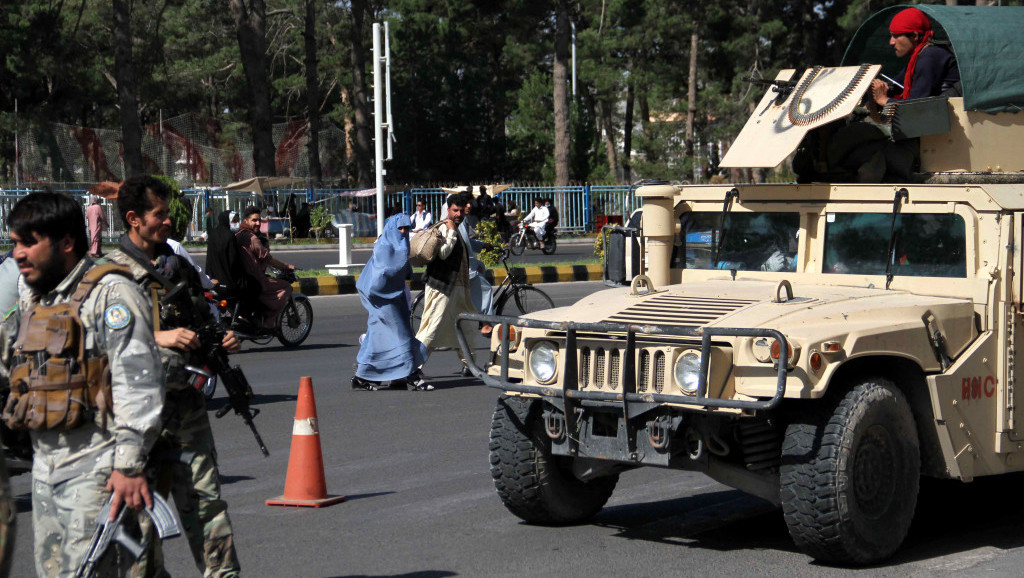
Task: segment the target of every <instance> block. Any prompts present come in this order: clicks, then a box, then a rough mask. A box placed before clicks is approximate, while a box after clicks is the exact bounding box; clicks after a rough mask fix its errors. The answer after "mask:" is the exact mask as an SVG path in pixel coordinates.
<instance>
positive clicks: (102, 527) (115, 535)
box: [75, 492, 181, 578]
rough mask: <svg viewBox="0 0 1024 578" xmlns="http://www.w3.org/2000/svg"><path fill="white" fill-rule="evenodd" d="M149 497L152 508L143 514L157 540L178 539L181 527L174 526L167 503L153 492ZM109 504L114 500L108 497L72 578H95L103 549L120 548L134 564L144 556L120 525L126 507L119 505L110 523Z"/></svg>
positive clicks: (138, 546) (171, 513) (140, 546)
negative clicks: (147, 516)
mask: <svg viewBox="0 0 1024 578" xmlns="http://www.w3.org/2000/svg"><path fill="white" fill-rule="evenodd" d="M152 497H153V507H152V508H146V513H147V514H149V517H150V519H152V520H153V526H154V527H156V533H157V536H159V537H160V539H161V540H165V539H167V538H173V537H175V536H178V535H181V526H179V525H178V520H177V518H175V517H174V513H173V512H171V508H170V506H168V505H167V502H166V501H164V499H163V498H161V497H160V494H158V493H156V492H152ZM113 501H114V496H110V499H109V500H107V503H106V504H104V505H103V508H102V509H101V510H100V515H99V518H98V519H97V520H96V524H97V525H96V531H95V532H93V534H92V541H91V542H90V543H89V549H88V550H87V551H86V554H85V557H84V558H82V563H81V564H79V565H78V569H77V570H76V571H75V578H91V577H92V576H95V575H96V565H97V564H99V562H100V561H101V560H102V559H103V556H104V555H105V554H106V553H107V549H108V548H110V546H111V544H112V543H114V542H117V543H118V544H121V546H123V547H124V548H125V549H126V550H128V552H130V553H131V555H132V557H133V558H134V559H135V560H138V559H140V558H142V555H143V553H144V552H145V550H144V549H143V546H142V544H139V542H138V541H137V540H136V539H135V538H133V537H132V536H130V535H129V534H128V532H126V531H125V529H124V527H122V525H121V524H122V522H123V521H124V516H125V512H126V511H128V506H127V505H126V504H121V507H120V509H118V511H117V516H115V517H114V519H113V520H111V519H110V506H111V504H112V503H113Z"/></svg>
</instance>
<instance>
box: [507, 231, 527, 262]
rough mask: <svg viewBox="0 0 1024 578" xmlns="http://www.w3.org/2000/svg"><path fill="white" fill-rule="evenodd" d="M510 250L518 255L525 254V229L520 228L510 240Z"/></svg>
mask: <svg viewBox="0 0 1024 578" xmlns="http://www.w3.org/2000/svg"><path fill="white" fill-rule="evenodd" d="M508 250H509V251H510V252H511V253H512V254H513V255H515V256H516V257H518V256H520V255H522V254H523V251H525V250H526V233H525V230H524V229H519V230H518V231H516V233H515V234H513V235H512V238H511V239H509V241H508Z"/></svg>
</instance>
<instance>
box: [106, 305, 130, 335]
mask: <svg viewBox="0 0 1024 578" xmlns="http://www.w3.org/2000/svg"><path fill="white" fill-rule="evenodd" d="M131 320H132V314H131V312H130V311H128V308H127V307H125V306H124V305H121V304H120V303H115V304H113V305H111V306H110V307H107V310H106V311H104V312H103V322H104V323H106V324H107V327H109V328H111V329H124V328H125V327H127V326H128V323H130V322H131Z"/></svg>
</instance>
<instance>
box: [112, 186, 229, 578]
mask: <svg viewBox="0 0 1024 578" xmlns="http://www.w3.org/2000/svg"><path fill="white" fill-rule="evenodd" d="M170 195H171V191H170V189H169V188H168V187H167V186H166V185H164V184H163V183H162V182H161V181H159V180H157V179H155V178H153V177H148V176H143V177H133V178H131V179H128V180H127V181H125V183H124V184H123V185H121V189H120V191H119V192H118V199H117V204H118V208H119V210H120V213H121V218H122V220H123V221H124V223H125V229H126V231H127V232H126V233H125V234H124V235H123V236H122V237H121V241H120V245H119V247H118V248H117V250H115V251H113V252H111V253H109V254H108V255H107V257H108V258H109V259H110V260H111V261H114V262H115V263H118V264H121V265H124V266H126V267H128V268H130V269H131V272H132V275H133V277H134V278H135V281H136V282H137V283H138V284H139V285H140V286H141V287H143V288H144V289H145V290H147V291H150V292H151V294H152V295H153V297H154V303H160V302H161V299H160V297H162V296H165V295H168V296H169V294H170V293H171V292H173V291H175V288H177V293H180V294H182V295H180V296H181V297H184V300H182V299H177V300H175V301H174V302H173V303H161V307H160V313H159V316H158V319H157V320H156V327H155V329H156V332H155V334H156V342H157V344H158V345H159V346H160V354H161V357H162V359H163V363H164V367H165V369H166V372H167V403H166V406H165V409H164V412H163V431H162V432H161V434H160V442H159V443H161V444H166V447H167V449H168V450H169V451H170V452H172V453H173V452H177V451H180V452H184V453H185V454H187V455H191V454H193V453H194V457H192V458H191V460H190V461H189V463H188V464H185V463H179V462H174V463H168V464H166V465H165V467H166V468H169V469H170V470H171V475H170V481H171V484H170V485H171V487H170V492H171V493H172V494H173V495H174V503H175V506H176V507H177V510H178V513H179V515H180V516H181V521H182V525H183V526H184V528H185V533H186V535H187V537H188V542H189V547H190V548H191V550H192V555H193V556H194V558H195V562H196V565H197V566H198V568H199V569H200V571H202V572H203V573H204V575H205V576H237V575H238V573H239V564H238V557H237V555H236V552H235V545H234V542H233V535H232V529H231V521H230V520H229V518H228V513H227V503H226V502H225V501H224V500H223V499H222V498H221V488H220V481H219V474H218V471H217V453H216V450H215V448H214V441H213V431H212V430H211V429H210V421H209V418H208V417H207V414H206V401H205V398H204V397H203V394H202V393H201V392H200V391H199V390H197V389H196V388H195V387H192V386H191V385H190V384H189V381H190V375H189V373H188V371H187V370H186V366H187V365H195V366H199V367H202V366H203V361H202V359H200V356H199V355H198V353H199V352H198V351H197V350H199V349H200V347H201V346H202V344H201V342H200V336H199V335H198V334H197V332H196V331H195V329H197V328H198V327H199V325H200V324H202V323H203V322H205V321H206V319H199V318H198V317H199V316H201V315H202V314H203V313H204V312H205V314H206V315H209V310H208V309H206V307H205V304H200V303H197V304H196V305H197V306H195V307H191V306H190V305H191V304H190V300H195V301H202V299H203V297H202V295H203V294H202V287H201V285H200V283H199V279H198V277H197V275H196V271H195V269H194V268H193V267H192V266H191V265H189V264H188V263H186V262H185V261H184V260H183V259H182V258H181V257H179V256H177V255H175V254H174V252H173V251H171V248H170V247H169V246H168V245H167V236H168V234H169V233H170V225H171V221H170V216H169V209H168V202H169V199H170ZM182 284H184V285H183V286H181V287H179V285H182ZM164 301H167V300H166V299H164ZM220 346H221V347H223V349H224V350H226V351H227V352H235V351H238V350H239V348H240V344H239V342H238V340H237V339H236V338H235V336H234V334H233V333H230V332H229V333H227V334H226V335H224V336H223V338H222V343H220ZM165 481H167V480H166V476H165V479H164V480H163V481H160V480H158V482H157V487H158V489H160V490H164V491H166V490H165V489H164V488H162V487H161V486H162V485H164V482H165ZM143 522H144V523H143V527H144V531H145V532H147V533H148V534H149V536H148V539H146V540H144V543H145V545H147V546H150V547H151V548H152V549H151V550H150V551H149V552H148V553H147V555H146V557H145V558H144V559H143V561H142V562H141V567H140V568H138V569H137V570H136V573H137V574H138V575H142V576H151V575H156V574H159V573H160V572H161V570H162V565H163V560H162V553H161V552H160V549H159V541H158V540H155V539H153V538H152V528H151V527H148V526H147V525H146V524H145V518H143Z"/></svg>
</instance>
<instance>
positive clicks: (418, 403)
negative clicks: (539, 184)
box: [11, 283, 1024, 578]
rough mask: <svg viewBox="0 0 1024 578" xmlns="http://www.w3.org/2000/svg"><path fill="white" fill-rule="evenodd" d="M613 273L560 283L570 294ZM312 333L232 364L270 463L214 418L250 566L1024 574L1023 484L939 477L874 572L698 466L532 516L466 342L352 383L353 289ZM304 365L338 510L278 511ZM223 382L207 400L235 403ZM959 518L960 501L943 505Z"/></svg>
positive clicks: (281, 572) (177, 562) (19, 483)
mask: <svg viewBox="0 0 1024 578" xmlns="http://www.w3.org/2000/svg"><path fill="white" fill-rule="evenodd" d="M600 288H601V285H600V284H599V283H573V284H561V285H545V286H544V290H545V291H549V292H550V293H551V294H552V296H553V297H554V298H555V299H556V304H558V305H563V304H566V303H570V302H572V301H574V300H575V299H576V298H579V297H581V296H583V295H586V294H589V293H591V292H593V291H595V290H598V289H600ZM313 302H314V308H315V314H316V321H315V326H314V331H313V335H312V336H311V337H310V339H309V341H308V342H307V343H306V344H305V345H304V346H303V347H301V348H299V349H297V350H294V351H292V350H285V349H283V348H281V347H278V346H264V347H252V346H247V350H246V351H245V352H243V353H242V354H240V355H238V356H236V357H235V359H236V360H237V361H238V362H239V363H241V364H242V366H243V367H244V368H245V371H246V373H247V375H248V376H249V379H250V380H251V382H252V384H253V386H254V388H255V390H256V392H257V394H256V406H257V407H259V408H260V409H261V410H262V413H261V414H260V415H259V416H258V417H257V419H256V421H257V424H258V426H259V428H260V431H261V432H262V434H263V437H264V439H265V440H266V441H267V445H268V446H269V448H270V452H271V456H270V458H267V459H263V458H262V457H260V455H259V453H258V450H257V449H256V446H255V443H254V442H253V440H252V438H251V436H250V435H249V432H248V430H247V429H246V428H245V427H244V426H243V425H242V423H241V421H240V420H238V418H237V417H235V416H227V417H225V418H224V419H222V420H215V421H214V431H215V433H216V436H217V447H218V449H219V451H220V460H219V461H220V465H221V473H222V474H223V479H222V481H223V484H224V494H225V496H226V498H227V499H228V501H229V503H230V512H231V517H232V520H233V521H234V525H235V532H236V542H237V544H238V547H239V552H240V556H241V560H242V564H243V567H244V568H245V574H246V575H248V576H303V577H328V576H349V577H371V576H372V577H384V576H391V577H395V576H401V577H413V576H415V577H427V578H440V577H446V576H474V577H475V576H559V577H575V576H614V575H624V576H652V577H662V576H729V577H732V576H752V575H757V576H759V577H775V576H778V577H784V578H791V577H794V576H848V575H853V574H854V573H857V574H867V575H871V576H893V577H899V578H904V577H906V576H935V575H939V576H942V575H956V576H958V577H959V576H982V575H984V576H1019V575H1020V572H1021V571H1020V569H1021V568H1022V567H1024V527H1022V525H1021V524H1020V520H1021V519H1022V518H1024V503H1022V501H1021V500H1020V499H1017V497H1016V496H1019V488H1020V487H1021V485H1022V482H1024V478H1021V477H1013V478H1003V479H1002V480H997V481H986V480H979V481H976V482H974V484H971V485H967V486H963V485H959V484H941V485H935V484H930V485H927V486H926V489H925V491H924V493H923V495H922V499H921V502H920V503H919V505H918V518H917V520H916V522H915V524H914V526H913V527H912V529H911V533H910V537H909V538H908V540H907V544H906V545H905V547H904V548H903V550H902V551H901V552H900V553H899V556H898V557H897V558H896V559H895V560H894V561H892V562H891V563H889V564H886V565H882V566H878V567H874V568H871V569H869V570H866V571H854V570H847V569H842V568H831V567H827V566H821V565H817V564H815V563H813V562H812V561H811V560H810V559H809V558H808V557H806V556H804V555H803V554H801V553H799V552H798V551H797V550H796V548H795V546H794V545H793V543H792V541H791V540H790V538H789V537H788V535H787V533H786V528H785V525H784V523H783V520H782V516H781V514H780V513H779V511H778V510H776V509H773V508H771V507H769V506H767V505H766V504H765V503H764V502H761V501H758V500H756V499H754V498H751V497H748V496H746V495H745V494H742V493H740V492H738V491H734V490H730V489H729V488H726V487H724V486H722V485H720V484H717V483H715V482H713V481H711V480H710V479H709V478H706V477H704V476H702V475H699V474H694V473H680V472H673V471H667V470H656V469H651V468H648V469H643V470H637V471H634V472H629V473H627V474H624V475H623V476H622V479H621V480H620V482H619V486H618V488H617V490H616V493H615V495H614V496H613V497H612V498H611V500H610V501H609V503H608V505H607V507H606V508H605V509H604V510H603V511H602V512H601V513H600V514H599V515H598V516H597V517H596V518H595V519H594V520H593V522H592V523H589V524H585V525H582V526H576V527H567V528H543V527H536V526H529V525H526V524H523V523H521V522H519V521H518V520H517V519H516V518H515V517H513V516H512V515H511V514H509V513H508V512H507V511H506V510H505V509H504V508H503V507H502V506H501V504H500V502H499V500H498V498H497V497H496V495H495V493H494V489H493V485H492V483H491V479H490V475H489V474H488V459H487V438H488V427H489V423H490V415H491V411H492V409H493V407H494V401H495V399H496V398H497V393H496V392H495V391H493V390H490V389H487V388H485V387H483V386H481V385H480V384H479V383H478V382H476V381H475V380H471V379H464V378H461V377H457V376H455V375H454V371H455V370H456V369H457V368H458V362H457V361H456V358H455V355H454V354H452V353H439V354H437V355H436V357H435V358H433V359H431V360H430V362H429V363H428V364H427V367H426V372H427V374H428V375H431V376H434V377H435V378H437V383H438V387H439V389H438V390H437V391H434V392H429V393H428V392H405V391H395V392H389V391H383V392H373V393H371V392H357V391H352V390H351V389H350V388H349V386H348V378H349V377H350V376H351V364H352V363H353V361H354V359H355V355H356V352H357V346H356V343H357V338H358V334H359V333H360V332H361V331H362V328H363V327H364V325H365V320H366V314H365V313H364V312H363V310H362V308H361V307H360V305H359V301H358V298H357V297H356V296H355V295H347V296H336V297H315V298H313ZM300 375H311V376H312V377H313V380H314V386H315V389H316V401H317V407H318V410H319V417H320V431H321V435H322V440H321V441H322V444H323V451H324V461H325V471H326V478H327V484H328V489H329V490H330V491H331V492H332V493H344V494H346V495H347V496H348V498H349V501H348V502H346V503H343V504H339V505H336V506H332V507H330V508H326V509H323V510H306V509H288V508H269V507H266V506H265V505H264V504H263V501H264V500H265V499H267V498H270V497H274V496H277V495H278V494H280V492H281V491H282V489H283V487H284V477H285V471H286V468H287V461H288V448H289V444H290V440H291V433H290V432H291V429H292V423H293V416H294V411H295V393H296V390H297V386H298V378H299V376H300ZM222 399H223V398H222V393H218V397H217V399H215V400H214V402H213V403H211V405H210V410H211V414H212V411H213V410H215V409H216V408H218V407H220V406H221V404H222V403H223V402H222V401H221V400H222ZM13 489H14V493H15V495H16V496H17V499H18V512H19V514H18V524H19V531H18V542H17V550H16V557H15V566H14V569H13V571H12V574H11V575H12V576H29V575H31V570H30V568H31V566H30V555H31V552H30V551H31V537H30V536H31V520H30V512H29V506H28V505H29V501H28V499H29V494H28V493H29V490H30V480H29V479H28V477H27V476H26V475H21V476H17V477H16V478H15V479H14V480H13ZM944 512H949V514H948V515H947V514H945V513H944ZM166 551H167V555H168V557H169V559H170V562H169V570H170V572H171V573H172V574H173V575H174V576H196V575H197V574H196V572H195V570H194V568H193V566H192V564H191V561H190V560H191V559H190V557H189V555H188V554H187V547H186V545H185V544H184V541H183V540H182V539H180V538H179V539H175V540H173V541H170V542H168V543H167V548H166Z"/></svg>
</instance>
